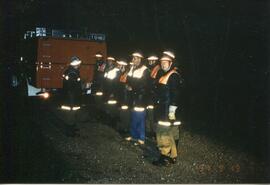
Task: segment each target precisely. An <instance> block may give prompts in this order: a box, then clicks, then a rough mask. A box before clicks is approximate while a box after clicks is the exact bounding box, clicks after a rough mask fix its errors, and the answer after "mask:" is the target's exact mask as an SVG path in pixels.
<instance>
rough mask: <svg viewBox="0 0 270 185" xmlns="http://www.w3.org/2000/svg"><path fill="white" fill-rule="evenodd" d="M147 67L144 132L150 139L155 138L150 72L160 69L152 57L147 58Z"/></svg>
mask: <svg viewBox="0 0 270 185" xmlns="http://www.w3.org/2000/svg"><path fill="white" fill-rule="evenodd" d="M147 61H148V63H147V67H148V68H149V69H150V71H151V73H150V77H151V78H149V93H147V94H148V95H147V116H146V130H147V132H149V136H150V137H155V132H156V126H155V123H156V121H155V119H154V118H155V117H154V102H155V93H154V92H155V78H154V77H152V75H151V74H152V71H156V72H157V67H158V69H160V65H159V64H158V63H157V62H158V57H157V56H155V55H152V56H150V57H148V58H147Z"/></svg>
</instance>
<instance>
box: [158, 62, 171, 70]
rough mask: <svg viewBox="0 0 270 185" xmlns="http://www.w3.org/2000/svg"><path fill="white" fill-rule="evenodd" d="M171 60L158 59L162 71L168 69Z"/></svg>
mask: <svg viewBox="0 0 270 185" xmlns="http://www.w3.org/2000/svg"><path fill="white" fill-rule="evenodd" d="M171 64H172V62H170V61H168V60H162V61H160V65H161V69H162V70H163V71H168V70H169V69H170V67H171Z"/></svg>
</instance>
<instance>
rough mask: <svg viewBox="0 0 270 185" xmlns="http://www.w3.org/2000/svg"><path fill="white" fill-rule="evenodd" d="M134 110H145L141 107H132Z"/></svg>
mask: <svg viewBox="0 0 270 185" xmlns="http://www.w3.org/2000/svg"><path fill="white" fill-rule="evenodd" d="M134 110H135V111H136V112H143V111H144V110H145V108H143V107H134Z"/></svg>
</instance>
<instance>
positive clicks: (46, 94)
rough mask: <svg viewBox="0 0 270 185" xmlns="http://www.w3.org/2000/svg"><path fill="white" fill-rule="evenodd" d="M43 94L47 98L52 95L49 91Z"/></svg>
mask: <svg viewBox="0 0 270 185" xmlns="http://www.w3.org/2000/svg"><path fill="white" fill-rule="evenodd" d="M42 96H43V97H44V98H45V99H47V98H49V97H50V94H49V93H48V92H45V93H43V94H42Z"/></svg>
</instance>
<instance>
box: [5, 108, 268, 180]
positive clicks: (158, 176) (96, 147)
mask: <svg viewBox="0 0 270 185" xmlns="http://www.w3.org/2000/svg"><path fill="white" fill-rule="evenodd" d="M54 107H55V106H48V105H46V106H44V105H38V106H36V107H35V109H31V111H30V114H24V113H23V112H22V111H21V112H20V114H18V115H17V116H16V122H17V124H15V126H14V132H15V133H17V134H16V138H17V139H16V140H15V141H17V143H16V144H15V147H14V151H16V152H15V154H14V156H13V157H14V159H15V161H14V169H16V170H15V171H14V175H13V176H12V179H6V180H4V181H3V182H12V183H269V173H268V171H269V167H267V164H266V162H265V161H264V160H259V159H257V158H255V157H254V156H253V155H250V154H249V153H247V152H243V151H241V150H236V149H235V148H232V147H229V146H228V145H224V144H223V143H221V142H218V141H217V140H214V139H213V138H211V137H207V136H206V135H199V134H196V133H193V132H191V131H190V130H188V129H185V128H181V135H180V143H179V146H178V147H179V158H178V159H179V160H178V162H177V164H175V165H171V166H169V167H156V166H153V165H152V164H151V162H152V161H153V160H155V159H157V157H158V152H157V150H156V147H155V141H154V140H152V139H150V138H147V140H146V144H145V146H143V147H138V146H134V145H132V144H131V143H128V142H127V141H124V140H123V135H121V134H120V133H119V132H117V130H116V129H114V128H113V126H111V125H110V124H111V123H110V119H109V118H108V117H105V118H104V117H103V118H102V117H98V116H100V115H99V114H98V113H97V111H96V110H95V107H84V108H83V109H81V110H80V111H78V112H77V114H76V118H77V120H78V121H77V125H78V127H79V129H80V131H79V133H80V137H74V138H72V137H67V136H66V134H65V129H66V127H67V125H68V124H69V123H70V121H71V120H73V119H74V115H70V114H68V113H67V112H63V111H60V110H58V109H56V108H54ZM26 136H27V137H26ZM267 170H268V171H267ZM267 173H268V174H267Z"/></svg>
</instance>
